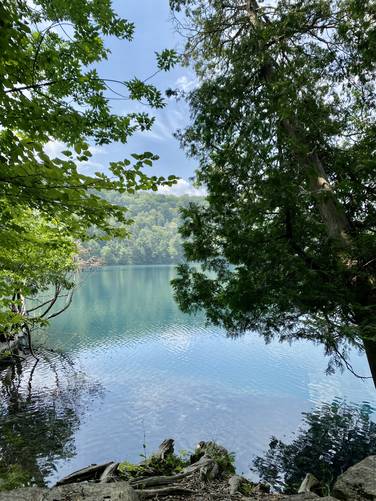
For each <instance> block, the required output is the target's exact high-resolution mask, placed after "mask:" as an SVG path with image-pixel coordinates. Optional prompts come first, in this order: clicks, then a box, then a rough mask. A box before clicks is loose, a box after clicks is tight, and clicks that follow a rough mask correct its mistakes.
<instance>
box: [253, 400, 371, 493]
mask: <svg viewBox="0 0 376 501" xmlns="http://www.w3.org/2000/svg"><path fill="white" fill-rule="evenodd" d="M374 411H375V409H373V408H372V407H371V406H370V405H369V404H362V405H359V406H354V405H349V404H346V403H343V402H338V401H334V402H333V403H332V404H324V405H322V406H321V407H320V408H318V409H315V410H314V411H312V412H308V413H303V416H304V418H303V422H304V426H303V427H302V428H300V430H299V432H298V433H297V435H296V438H294V440H293V441H292V442H291V443H290V444H286V443H284V442H282V441H281V440H278V439H277V438H275V437H272V439H271V442H270V444H269V449H268V451H267V452H266V454H265V455H264V456H263V457H260V456H259V457H257V458H256V459H255V460H254V461H253V463H254V466H255V468H254V470H256V471H257V472H258V474H259V475H260V478H261V479H262V480H263V481H265V482H267V483H268V484H269V485H270V486H271V487H272V488H274V489H276V490H278V491H283V492H285V493H287V494H293V493H295V492H297V490H298V489H299V486H300V484H301V482H302V481H303V479H304V477H305V475H306V474H307V473H312V474H313V475H315V476H316V477H317V478H318V479H319V480H320V482H321V483H322V485H323V486H324V490H326V491H327V492H324V495H326V494H328V493H329V492H330V490H331V488H332V487H333V484H334V482H335V480H336V479H337V477H338V476H339V475H340V474H341V473H343V472H344V471H345V470H347V469H348V468H349V467H350V466H352V465H354V464H356V463H358V462H359V461H361V460H362V459H364V458H365V457H367V456H369V455H372V454H375V453H376V424H375V423H374V422H372V421H371V416H372V414H373V413H374Z"/></svg>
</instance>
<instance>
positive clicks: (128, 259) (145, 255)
mask: <svg viewBox="0 0 376 501" xmlns="http://www.w3.org/2000/svg"><path fill="white" fill-rule="evenodd" d="M106 199H107V200H109V201H110V202H111V203H114V204H116V205H118V206H124V207H127V216H128V217H129V218H130V219H131V220H132V225H131V226H130V228H129V233H130V237H129V238H126V239H120V238H116V239H111V240H102V241H89V242H87V243H86V244H85V245H84V249H85V257H86V258H87V257H92V258H97V259H99V260H101V261H102V262H103V263H104V264H109V265H112V264H171V263H178V262H181V261H182V260H183V258H184V256H183V249H182V245H181V237H180V235H179V232H178V227H179V225H180V224H181V217H180V208H181V207H187V206H188V205H189V204H190V203H192V202H196V203H202V202H203V199H201V198H199V197H189V196H181V197H176V196H173V195H154V194H147V193H144V194H141V193H140V194H135V195H132V196H129V195H126V194H124V195H122V194H116V193H107V194H106Z"/></svg>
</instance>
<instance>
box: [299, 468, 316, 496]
mask: <svg viewBox="0 0 376 501" xmlns="http://www.w3.org/2000/svg"><path fill="white" fill-rule="evenodd" d="M319 485H320V481H319V480H318V479H317V478H316V477H315V475H312V473H307V475H306V476H305V478H304V480H303V482H302V483H301V484H300V487H299V490H298V494H303V493H305V492H312V488H313V487H317V486H319Z"/></svg>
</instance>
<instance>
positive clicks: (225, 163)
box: [171, 0, 376, 382]
mask: <svg viewBox="0 0 376 501" xmlns="http://www.w3.org/2000/svg"><path fill="white" fill-rule="evenodd" d="M171 3H172V7H173V8H174V9H175V10H179V9H183V8H184V5H185V4H186V5H187V6H186V7H185V11H186V16H185V19H186V20H187V21H184V22H187V23H190V26H189V30H188V44H187V47H186V56H187V58H188V59H190V60H192V61H193V62H194V64H195V68H196V71H197V74H198V79H199V86H198V88H197V89H196V90H194V91H193V92H192V93H191V94H190V95H189V96H188V101H189V104H190V107H191V113H192V124H191V126H190V127H188V128H187V129H186V131H184V133H182V134H181V141H182V144H183V145H184V146H185V147H186V148H187V151H188V152H189V154H191V155H193V156H196V157H198V159H199V168H198V171H197V180H198V182H200V183H202V184H204V185H206V186H207V189H208V206H207V207H202V206H201V207H197V206H195V205H192V206H191V207H190V208H189V209H188V210H184V211H183V215H184V219H185V222H184V224H183V227H182V230H181V231H182V234H183V236H184V237H185V238H186V239H187V241H186V244H185V252H186V256H187V258H188V260H189V261H191V262H200V263H202V265H203V270H202V271H198V270H197V269H195V268H194V267H189V266H181V267H180V271H179V276H178V278H177V279H176V280H175V282H174V287H175V291H176V297H177V300H178V302H179V304H180V306H181V307H182V308H183V310H185V311H192V310H195V309H201V308H202V309H204V310H205V311H206V314H207V317H208V319H209V320H210V321H212V322H214V323H217V324H223V325H224V326H225V327H226V328H227V329H228V330H229V331H231V332H234V333H237V332H244V331H246V330H252V329H254V330H257V331H259V332H261V333H262V335H263V336H265V338H266V339H267V340H270V339H272V338H273V337H278V338H279V339H280V340H289V341H290V340H294V339H309V340H312V341H314V342H315V343H321V344H323V345H324V346H325V349H326V353H327V354H329V355H332V357H331V365H330V367H329V369H333V367H334V366H335V365H343V364H345V365H347V366H348V367H349V364H348V361H347V352H348V348H349V347H350V346H355V347H357V348H359V349H363V348H364V349H365V351H366V353H367V356H368V361H369V365H370V368H371V372H372V375H373V378H374V381H375V382H376V292H375V270H376V260H375V250H376V239H375V221H376V217H375V216H376V212H375V165H376V162H375V146H376V139H375V130H376V123H375V106H374V103H375V99H374V98H375V75H374V73H375V71H374V70H375V54H376V51H375V47H376V29H375V15H376V12H375V5H374V2H372V1H368V0H366V1H358V0H335V1H330V0H279V1H277V2H273V3H268V5H266V2H265V5H263V4H262V5H261V4H260V5H258V4H257V2H255V1H245V2H238V1H237V0H230V1H227V2H222V1H220V0H210V1H209V0H208V1H206V0H197V1H195V2H183V1H179V0H177V1H172V2H171ZM207 272H209V273H207ZM349 368H351V367H349Z"/></svg>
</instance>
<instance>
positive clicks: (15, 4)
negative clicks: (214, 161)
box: [0, 0, 177, 331]
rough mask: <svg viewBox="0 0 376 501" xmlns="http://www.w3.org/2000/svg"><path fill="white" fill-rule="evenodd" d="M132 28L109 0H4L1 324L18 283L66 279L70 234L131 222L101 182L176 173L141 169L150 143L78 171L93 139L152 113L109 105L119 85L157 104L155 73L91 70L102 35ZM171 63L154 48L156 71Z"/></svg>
mask: <svg viewBox="0 0 376 501" xmlns="http://www.w3.org/2000/svg"><path fill="white" fill-rule="evenodd" d="M134 29H135V27H134V25H133V23H131V22H129V21H127V20H125V19H122V18H120V17H119V16H118V15H117V14H116V13H115V12H114V10H113V8H112V4H111V1H110V0H105V1H103V0H92V1H89V0H76V1H74V2H70V1H66V0H48V1H46V0H36V1H35V2H28V1H24V0H17V1H15V0H5V2H1V5H0V82H1V85H0V209H1V211H0V267H1V273H0V298H1V312H0V314H1V317H2V318H1V324H2V329H1V330H2V331H4V330H7V327H6V325H7V323H6V322H5V318H8V317H9V316H12V315H13V314H14V313H15V310H17V313H16V315H19V314H20V313H21V314H22V315H23V313H24V312H22V311H21V309H20V303H19V299H16V302H15V297H16V296H17V295H19V294H20V293H21V291H22V295H23V296H25V295H29V294H31V293H33V294H34V293H35V292H36V291H37V290H40V289H41V288H42V289H43V288H46V287H48V286H51V285H53V286H54V285H56V284H57V283H58V282H62V283H64V280H65V276H66V274H67V273H69V272H70V271H71V270H72V268H74V267H75V263H74V260H73V257H74V254H75V252H76V250H77V249H76V242H77V240H82V239H86V238H88V230H89V229H92V228H96V231H97V232H98V231H99V233H100V235H101V236H102V237H110V236H113V235H124V234H125V233H126V232H125V229H124V224H127V223H128V222H129V221H128V220H127V217H126V208H125V207H119V206H117V205H116V204H112V203H111V202H109V201H107V200H106V199H104V198H103V197H102V196H101V192H103V191H106V190H116V191H119V192H122V193H124V192H128V193H134V192H135V191H137V190H150V189H151V190H157V188H158V186H160V185H171V184H173V183H174V182H175V178H174V176H170V177H169V178H168V179H164V178H162V177H158V176H149V175H147V174H145V172H144V171H143V168H144V167H145V166H148V167H150V166H152V164H153V162H154V161H155V160H157V159H158V157H157V156H156V155H154V154H153V153H151V152H139V153H134V154H133V155H131V158H129V159H128V158H126V159H120V160H119V161H115V162H111V163H110V164H109V165H108V166H103V169H101V171H100V172H96V173H94V174H92V175H89V174H84V173H83V172H82V170H80V164H81V163H82V162H87V161H88V160H89V158H90V156H91V155H92V153H91V149H92V147H93V146H101V145H106V144H109V143H112V142H120V143H126V142H127V140H128V138H129V137H130V136H131V135H132V134H134V133H136V132H139V131H146V130H149V129H150V128H151V127H152V125H153V122H154V117H153V116H151V115H149V114H148V113H146V112H145V113H144V112H142V113H139V112H137V113H136V112H130V113H128V114H117V113H115V112H114V111H113V109H112V108H111V101H110V100H111V98H112V96H113V95H118V94H120V92H117V91H114V90H113V86H114V85H116V86H117V88H120V89H121V90H122V93H121V95H122V96H123V99H124V100H135V101H140V100H142V101H143V102H145V103H146V104H148V105H149V107H150V108H151V109H152V108H161V107H163V106H164V100H163V98H162V94H161V92H160V91H159V90H158V89H156V88H155V87H154V86H153V85H151V84H150V83H147V82H146V81H141V80H139V79H137V78H132V79H129V80H126V79H124V81H121V82H114V81H112V80H106V79H105V78H104V77H102V76H101V75H99V74H98V71H97V70H96V65H97V63H99V62H100V61H103V60H106V59H107V58H108V57H109V56H110V52H109V49H108V48H106V46H105V43H104V39H105V37H108V36H115V37H117V38H120V39H122V40H124V43H129V42H130V41H131V40H132V36H133V33H134ZM176 62H177V56H176V54H175V52H174V51H171V50H168V49H166V50H164V51H162V52H161V53H160V54H157V61H156V64H157V67H158V71H165V70H168V69H170V68H171V67H172V66H173V65H174V64H175V63H176ZM50 141H53V142H58V144H63V145H64V147H65V150H64V151H63V153H62V155H59V156H56V157H54V156H53V155H52V156H50V155H48V154H47V153H46V145H47V143H48V142H50ZM33 219H35V221H33ZM115 223H116V224H115ZM118 223H122V226H120V225H119V224H118ZM91 234H92V235H93V232H91ZM94 234H95V232H94ZM17 301H18V302H17ZM17 318H18V317H17ZM17 318H16V317H14V318H13V320H14V321H13V323H15V322H16V319H17ZM8 320H9V318H8ZM18 320H19V318H18ZM9 321H10V320H9ZM4 322H5V323H4ZM16 323H17V322H16ZM9 325H10V324H9Z"/></svg>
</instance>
